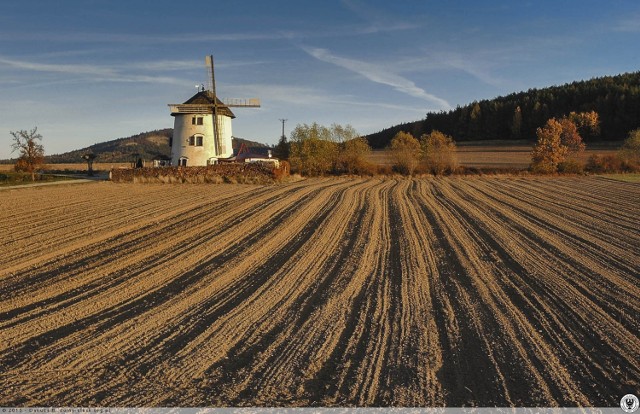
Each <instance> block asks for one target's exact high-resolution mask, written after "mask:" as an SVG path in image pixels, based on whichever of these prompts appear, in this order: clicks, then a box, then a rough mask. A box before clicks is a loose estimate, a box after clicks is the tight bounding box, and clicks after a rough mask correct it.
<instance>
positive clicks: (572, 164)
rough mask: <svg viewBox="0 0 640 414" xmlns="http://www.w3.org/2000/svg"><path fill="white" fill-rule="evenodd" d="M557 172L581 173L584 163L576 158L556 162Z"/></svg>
mask: <svg viewBox="0 0 640 414" xmlns="http://www.w3.org/2000/svg"><path fill="white" fill-rule="evenodd" d="M558 172H561V173H565V174H583V173H584V164H583V163H581V162H580V161H578V160H573V159H570V160H565V161H564V162H561V163H560V164H558Z"/></svg>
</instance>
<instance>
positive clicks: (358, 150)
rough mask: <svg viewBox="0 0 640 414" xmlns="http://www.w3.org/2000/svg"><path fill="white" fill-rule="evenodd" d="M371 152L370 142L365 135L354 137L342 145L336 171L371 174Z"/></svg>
mask: <svg viewBox="0 0 640 414" xmlns="http://www.w3.org/2000/svg"><path fill="white" fill-rule="evenodd" d="M370 152H371V147H369V143H368V142H367V140H366V139H365V138H363V137H358V138H353V139H350V140H348V141H345V142H343V143H342V144H341V145H340V152H339V153H338V159H337V161H336V166H335V172H336V173H347V174H368V175H371V171H372V166H371V164H370V163H369V162H368V161H367V156H368V155H369V153H370Z"/></svg>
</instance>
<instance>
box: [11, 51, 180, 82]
mask: <svg viewBox="0 0 640 414" xmlns="http://www.w3.org/2000/svg"><path fill="white" fill-rule="evenodd" d="M0 65H6V66H8V67H11V68H15V69H22V70H26V71H33V72H45V73H53V74H62V75H69V76H86V77H88V79H91V80H92V81H94V82H142V83H147V82H149V83H163V84H184V83H185V82H184V80H182V79H178V78H173V77H168V76H152V75H149V74H143V75H140V74H133V73H129V72H127V71H126V70H124V69H125V68H126V67H120V68H118V67H107V66H98V65H86V64H52V63H40V62H32V61H26V60H15V59H9V58H5V57H0ZM164 65H165V66H166V65H168V63H167V62H164ZM182 66H183V65H182ZM148 69H149V70H154V69H155V70H157V68H154V67H153V65H151V66H150V67H149V68H148ZM67 80H68V79H67ZM51 82H58V81H51Z"/></svg>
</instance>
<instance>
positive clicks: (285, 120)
mask: <svg viewBox="0 0 640 414" xmlns="http://www.w3.org/2000/svg"><path fill="white" fill-rule="evenodd" d="M280 121H281V122H282V138H284V123H285V122H287V121H288V119H280Z"/></svg>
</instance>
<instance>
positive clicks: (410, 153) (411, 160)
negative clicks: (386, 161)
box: [391, 131, 420, 175]
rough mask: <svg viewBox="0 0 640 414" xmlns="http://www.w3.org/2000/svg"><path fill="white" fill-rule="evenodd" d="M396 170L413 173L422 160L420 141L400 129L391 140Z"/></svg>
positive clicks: (401, 172) (407, 173) (406, 173)
mask: <svg viewBox="0 0 640 414" xmlns="http://www.w3.org/2000/svg"><path fill="white" fill-rule="evenodd" d="M391 156H392V157H393V169H394V171H396V172H398V173H400V174H403V175H412V174H413V173H414V171H415V170H416V168H417V167H418V164H419V161H420V142H418V140H417V139H415V138H414V137H413V135H411V134H409V133H407V132H403V131H400V132H398V133H397V134H396V135H395V136H394V137H393V139H392V140H391Z"/></svg>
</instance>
